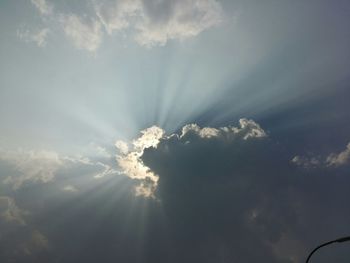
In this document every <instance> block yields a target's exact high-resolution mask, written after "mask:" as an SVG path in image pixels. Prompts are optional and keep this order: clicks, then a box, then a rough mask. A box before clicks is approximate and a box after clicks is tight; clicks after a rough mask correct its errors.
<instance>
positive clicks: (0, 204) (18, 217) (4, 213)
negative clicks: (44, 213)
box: [0, 196, 28, 225]
mask: <svg viewBox="0 0 350 263" xmlns="http://www.w3.org/2000/svg"><path fill="white" fill-rule="evenodd" d="M26 214H28V213H27V212H26V211H23V210H21V209H20V208H18V206H17V205H16V202H15V200H14V199H13V198H11V197H9V196H0V219H2V220H4V221H5V222H10V223H16V224H18V225H26V221H25V219H24V216H25V215H26Z"/></svg>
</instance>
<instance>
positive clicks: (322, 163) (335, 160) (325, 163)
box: [291, 143, 350, 168]
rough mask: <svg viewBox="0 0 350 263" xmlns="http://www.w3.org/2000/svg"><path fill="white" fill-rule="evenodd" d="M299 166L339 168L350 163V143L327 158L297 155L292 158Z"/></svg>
mask: <svg viewBox="0 0 350 263" xmlns="http://www.w3.org/2000/svg"><path fill="white" fill-rule="evenodd" d="M291 162H292V163H294V164H295V165H297V166H300V167H303V168H322V167H323V168H324V167H330V168H337V167H341V166H345V165H348V164H349V163H350V143H349V144H348V145H347V146H346V149H345V150H344V151H342V152H340V153H330V154H329V155H328V156H326V157H325V158H322V157H321V156H309V157H307V156H299V155H297V156H295V157H293V159H292V160H291Z"/></svg>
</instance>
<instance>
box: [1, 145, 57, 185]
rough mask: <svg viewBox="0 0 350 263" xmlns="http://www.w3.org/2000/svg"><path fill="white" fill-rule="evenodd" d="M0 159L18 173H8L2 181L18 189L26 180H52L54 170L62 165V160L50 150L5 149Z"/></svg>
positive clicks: (44, 181)
mask: <svg viewBox="0 0 350 263" xmlns="http://www.w3.org/2000/svg"><path fill="white" fill-rule="evenodd" d="M0 160H2V161H5V162H7V163H8V164H10V165H12V166H13V167H14V169H15V170H16V171H18V172H19V174H18V175H8V176H7V177H6V179H5V180H4V183H6V184H11V185H12V187H13V189H14V190H16V189H19V188H20V187H21V186H22V185H23V184H24V183H26V182H42V183H47V182H50V181H52V180H53V178H54V177H55V173H56V171H57V170H58V169H59V168H60V167H62V165H63V161H62V159H61V158H60V157H59V155H58V154H57V153H56V152H52V151H24V150H18V151H5V152H1V154H0Z"/></svg>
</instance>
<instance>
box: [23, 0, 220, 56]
mask: <svg viewBox="0 0 350 263" xmlns="http://www.w3.org/2000/svg"><path fill="white" fill-rule="evenodd" d="M31 2H32V4H33V5H34V6H35V7H36V8H37V9H38V10H39V12H40V13H41V14H42V15H46V16H48V15H50V22H51V23H52V22H54V23H58V24H61V25H62V26H63V30H64V32H65V34H66V36H67V37H68V38H69V39H70V40H71V41H72V42H73V44H74V46H75V47H76V48H78V49H82V50H87V51H90V52H94V51H96V50H97V49H98V48H99V47H100V45H101V43H102V39H103V36H104V31H103V30H102V29H103V28H104V30H105V31H106V32H107V34H108V35H113V33H121V32H122V33H123V35H124V34H126V35H130V36H131V37H132V38H133V39H134V40H135V41H136V42H137V43H138V44H139V45H141V46H144V47H154V46H164V45H166V44H167V42H168V41H170V40H179V41H183V40H185V39H188V38H192V37H195V36H197V35H199V34H200V33H201V32H203V31H205V30H207V29H209V28H212V27H215V26H217V25H219V24H220V23H221V22H222V20H223V8H222V6H221V4H220V3H219V2H218V1H216V0H201V1H198V0H174V1H168V0H150V1H149V0H101V1H93V3H94V4H93V5H94V14H93V15H91V16H87V15H84V16H79V15H77V14H73V13H55V12H54V11H53V10H54V7H53V4H51V3H48V2H47V1H46V0H31ZM44 22H45V21H44ZM46 23H47V21H46ZM48 32H49V30H48V29H45V30H42V31H40V32H37V33H35V34H33V33H31V32H28V31H24V32H21V33H20V34H19V37H20V38H21V39H23V40H25V41H26V42H36V43H37V44H38V45H39V46H45V44H46V36H47V33H48Z"/></svg>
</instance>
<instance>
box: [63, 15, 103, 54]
mask: <svg viewBox="0 0 350 263" xmlns="http://www.w3.org/2000/svg"><path fill="white" fill-rule="evenodd" d="M61 22H62V25H63V29H64V32H65V34H66V36H67V37H68V38H69V39H70V40H71V41H72V43H73V44H74V46H75V47H76V48H78V49H84V50H87V51H91V52H94V51H96V50H97V49H98V47H99V46H100V44H101V42H102V36H103V35H102V31H101V24H100V22H98V21H97V20H91V21H84V20H83V19H82V18H81V17H79V16H77V15H62V16H61Z"/></svg>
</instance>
